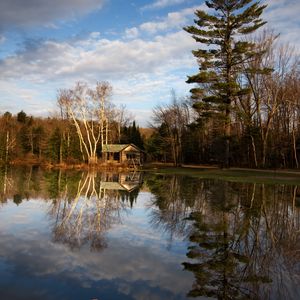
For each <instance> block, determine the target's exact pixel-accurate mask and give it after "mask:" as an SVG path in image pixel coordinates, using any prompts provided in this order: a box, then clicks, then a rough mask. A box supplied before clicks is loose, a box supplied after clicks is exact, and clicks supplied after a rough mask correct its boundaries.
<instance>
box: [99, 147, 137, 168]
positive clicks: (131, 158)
mask: <svg viewBox="0 0 300 300" xmlns="http://www.w3.org/2000/svg"><path fill="white" fill-rule="evenodd" d="M102 155H103V160H104V162H108V163H115V164H121V165H126V166H129V167H134V168H136V167H139V166H141V165H142V163H143V151H142V150H141V149H139V148H138V147H137V146H135V145H134V144H108V145H103V148H102Z"/></svg>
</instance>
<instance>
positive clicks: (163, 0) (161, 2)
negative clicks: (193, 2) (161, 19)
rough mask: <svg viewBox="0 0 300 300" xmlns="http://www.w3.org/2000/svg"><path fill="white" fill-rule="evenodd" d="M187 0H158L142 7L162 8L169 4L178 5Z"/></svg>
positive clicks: (147, 8)
mask: <svg viewBox="0 0 300 300" xmlns="http://www.w3.org/2000/svg"><path fill="white" fill-rule="evenodd" d="M185 1H186V0H156V1H154V2H153V3H151V4H149V5H145V6H143V7H142V10H149V9H160V8H164V7H167V6H172V5H177V4H181V3H184V2H185Z"/></svg>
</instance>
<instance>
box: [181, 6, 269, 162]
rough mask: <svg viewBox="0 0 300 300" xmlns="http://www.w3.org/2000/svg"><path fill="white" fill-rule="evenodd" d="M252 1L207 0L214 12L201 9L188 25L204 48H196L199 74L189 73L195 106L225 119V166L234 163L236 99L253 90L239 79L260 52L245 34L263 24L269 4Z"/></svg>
mask: <svg viewBox="0 0 300 300" xmlns="http://www.w3.org/2000/svg"><path fill="white" fill-rule="evenodd" d="M251 2H253V1H252V0H210V1H205V3H206V5H207V6H208V8H209V9H212V10H214V13H212V14H210V13H207V12H205V11H203V10H197V11H196V12H195V15H196V16H197V19H196V20H195V25H194V26H188V27H185V28H184V30H186V31H187V32H188V33H190V34H192V36H193V38H194V39H195V40H196V42H199V43H201V44H202V48H200V49H198V50H195V51H193V54H194V56H195V57H196V58H197V61H198V64H199V73H198V74H196V75H194V76H189V77H188V80H187V82H188V83H196V84H198V85H197V86H196V87H195V88H193V89H191V94H192V98H193V99H194V108H195V109H196V110H197V111H198V112H199V113H200V115H202V116H203V117H211V116H216V115H217V116H218V117H222V118H223V120H224V137H225V149H224V154H225V156H224V165H225V167H228V166H229V164H230V136H231V114H232V109H233V104H234V99H235V98H236V97H238V96H242V95H245V94H247V93H249V92H250V91H249V89H247V88H242V87H241V86H240V85H239V83H238V82H239V81H238V78H239V76H240V74H241V71H242V66H243V65H244V63H245V62H247V61H248V60H250V59H251V58H253V57H254V56H255V55H258V54H259V53H258V51H256V49H255V44H254V43H251V42H248V41H245V38H244V36H245V35H247V34H249V33H253V32H254V31H255V30H257V29H258V28H260V27H261V26H263V25H264V24H265V23H266V22H264V21H263V20H262V19H261V18H260V16H261V14H262V12H263V10H264V8H265V7H266V5H260V2H259V1H257V2H254V3H251Z"/></svg>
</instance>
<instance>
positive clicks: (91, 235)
mask: <svg viewBox="0 0 300 300" xmlns="http://www.w3.org/2000/svg"><path fill="white" fill-rule="evenodd" d="M56 179H57V185H53V184H51V185H50V186H51V188H52V194H54V195H56V199H54V201H53V205H52V207H51V210H50V215H51V216H52V217H53V219H55V223H54V225H53V228H54V229H53V234H54V241H55V242H61V243H64V244H67V245H69V246H70V248H71V249H75V248H80V247H82V246H83V245H86V244H88V245H89V247H90V249H91V250H92V251H99V250H101V249H103V248H105V247H106V240H105V233H106V231H107V230H109V229H110V228H111V227H112V226H113V225H114V224H119V223H121V213H123V212H124V211H126V209H127V208H128V207H129V204H128V201H126V200H129V201H131V200H132V195H131V193H132V191H133V190H134V188H133V187H131V188H130V190H129V191H128V190H126V183H127V184H128V182H129V180H127V181H126V180H123V177H122V175H121V174H100V173H97V172H93V171H89V172H83V173H81V176H80V178H79V180H78V183H77V188H76V192H75V193H74V183H73V184H72V189H71V190H70V186H69V181H68V180H63V179H62V178H61V175H58V176H56ZM125 179H126V178H125ZM55 186H57V191H55V189H54V187H55ZM70 195H72V196H71V197H70ZM130 203H131V202H130ZM130 205H131V204H130Z"/></svg>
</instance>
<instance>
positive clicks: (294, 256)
mask: <svg viewBox="0 0 300 300" xmlns="http://www.w3.org/2000/svg"><path fill="white" fill-rule="evenodd" d="M298 207H300V185H299V187H297V186H288V185H276V186H272V185H263V184H246V183H242V184H241V183H230V182H223V181H218V180H200V179H195V178H189V177H183V176H166V175H158V174H140V173H131V174H112V173H110V174H109V173H107V174H103V173H102V174H101V173H92V172H90V173H88V172H79V171H72V172H70V171H69V172H66V171H46V172H45V171H42V170H40V169H37V168H36V169H34V168H19V169H10V170H7V171H5V170H1V173H0V299H87V300H89V299H98V300H105V299H190V297H199V299H207V298H208V297H212V298H217V299H300V209H299V208H298Z"/></svg>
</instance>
